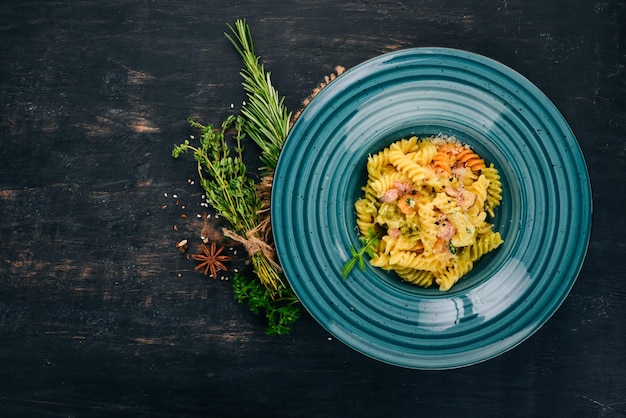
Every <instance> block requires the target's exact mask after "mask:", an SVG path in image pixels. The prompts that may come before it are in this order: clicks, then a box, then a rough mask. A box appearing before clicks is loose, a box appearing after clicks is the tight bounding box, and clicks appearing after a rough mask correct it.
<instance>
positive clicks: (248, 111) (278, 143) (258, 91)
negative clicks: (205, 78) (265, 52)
mask: <svg viewBox="0 0 626 418" xmlns="http://www.w3.org/2000/svg"><path fill="white" fill-rule="evenodd" d="M228 27H229V29H230V31H231V32H232V35H231V34H228V33H225V35H226V37H227V38H228V39H229V40H230V42H231V43H232V44H233V46H234V47H235V49H236V50H237V52H239V54H240V55H241V57H242V59H243V64H244V67H243V69H242V70H241V72H240V74H241V76H242V77H243V82H242V85H243V88H244V90H245V91H246V93H247V97H248V100H247V102H246V104H245V105H244V106H243V108H242V109H241V113H242V115H243V116H244V117H245V126H244V129H245V132H246V133H247V134H248V136H249V137H250V138H251V139H252V140H253V141H254V142H255V143H256V144H257V145H258V146H259V147H260V148H261V156H260V157H259V158H260V160H261V162H262V163H263V164H265V166H264V167H262V170H263V171H264V172H265V174H270V173H271V172H272V171H273V170H274V169H275V168H276V164H277V163H278V156H279V154H280V151H281V149H282V147H283V144H284V143H285V140H286V139H287V135H289V129H290V123H289V122H290V120H291V112H289V111H288V109H287V107H286V106H285V103H284V97H280V95H279V94H278V90H277V89H276V88H275V87H274V86H273V84H272V80H271V73H270V72H268V71H265V67H264V66H263V64H261V62H260V57H259V56H257V55H256V54H255V52H254V44H253V42H252V34H251V33H250V27H249V26H248V24H247V23H246V21H245V19H239V20H237V21H236V22H235V25H234V26H231V25H228Z"/></svg>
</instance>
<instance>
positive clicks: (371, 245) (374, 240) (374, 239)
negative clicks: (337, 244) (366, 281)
mask: <svg viewBox="0 0 626 418" xmlns="http://www.w3.org/2000/svg"><path fill="white" fill-rule="evenodd" d="M379 239H380V233H379V232H376V231H374V229H373V228H370V229H369V230H368V234H367V236H366V237H364V238H361V248H360V249H359V250H358V251H357V250H356V249H355V248H354V246H352V245H351V246H350V253H352V258H351V259H349V260H348V261H346V263H345V264H344V265H343V267H342V268H341V277H342V278H343V279H345V278H346V277H348V274H350V272H351V271H352V269H353V268H354V267H355V266H356V265H357V264H358V266H359V269H360V270H361V271H363V270H365V254H367V255H368V256H370V257H374V250H375V249H376V248H377V247H378V240H379Z"/></svg>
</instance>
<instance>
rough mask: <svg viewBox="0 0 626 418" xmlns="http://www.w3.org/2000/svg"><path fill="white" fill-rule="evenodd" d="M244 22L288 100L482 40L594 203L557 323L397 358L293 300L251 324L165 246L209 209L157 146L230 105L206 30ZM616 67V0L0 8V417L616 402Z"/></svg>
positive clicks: (231, 89) (619, 148) (622, 243)
mask: <svg viewBox="0 0 626 418" xmlns="http://www.w3.org/2000/svg"><path fill="white" fill-rule="evenodd" d="M240 17H245V18H247V20H248V22H249V24H250V26H251V28H252V32H253V36H254V39H255V41H256V48H257V52H258V53H259V54H260V55H262V57H263V61H264V63H265V65H266V66H267V68H268V69H269V70H271V71H272V74H273V78H274V81H275V83H276V84H277V86H278V87H279V89H280V91H281V93H282V94H283V95H285V96H286V98H287V99H286V100H287V104H288V105H289V107H290V108H292V109H297V108H298V107H299V106H300V101H301V99H302V98H304V97H306V96H307V95H308V94H309V93H310V91H311V89H312V88H314V87H315V86H316V85H317V84H318V83H319V82H320V81H321V80H322V78H323V76H324V75H326V74H328V73H330V72H331V71H332V69H333V68H334V67H335V66H336V65H343V66H345V67H347V68H350V67H352V66H354V65H356V64H358V63H360V62H362V61H364V60H366V59H368V58H372V57H374V56H376V55H379V54H381V53H384V52H388V51H392V50H396V49H400V48H407V47H418V46H446V47H453V48H461V49H466V50H469V51H472V52H477V53H480V54H484V55H487V56H489V57H492V58H494V59H496V60H499V61H501V62H503V63H504V64H506V65H509V66H510V67H512V68H514V69H515V70H517V71H519V72H521V73H522V74H524V75H525V76H526V77H528V78H529V79H530V80H531V81H533V82H534V83H535V84H536V85H537V86H538V87H539V88H541V89H542V90H543V91H544V92H545V93H546V94H547V95H548V97H550V99H551V100H552V101H553V102H554V103H555V104H556V106H557V107H558V108H559V109H560V110H561V111H562V113H563V114H564V116H565V117H566V119H567V120H568V121H569V122H570V124H571V126H572V128H573V130H574V132H575V133H576V135H577V137H578V139H579V142H580V144H581V147H582V149H583V152H584V154H585V158H586V160H587V163H588V167H589V171H590V175H591V179H592V183H593V196H594V228H593V234H592V240H591V245H590V248H589V253H588V257H587V260H586V262H585V265H584V267H583V270H582V272H581V275H580V277H579V280H578V281H577V283H576V285H575V287H574V288H573V290H572V292H571V294H570V296H569V297H568V299H567V300H566V301H565V303H564V304H563V306H562V307H561V308H560V309H559V311H558V312H557V313H556V315H555V316H554V317H553V318H552V319H551V320H550V321H549V322H548V323H547V324H546V325H545V326H544V327H543V328H542V329H541V330H540V331H539V332H537V333H536V334H535V335H534V336H533V337H532V338H530V339H529V340H528V341H526V342H524V343H523V344H522V345H521V346H519V347H517V348H515V349H514V350H512V351H510V352H509V353H507V354H505V355H502V356H500V357H498V358H496V359H493V360H490V361H488V362H485V363H483V364H480V365H476V366H473V367H469V368H463V369H459V370H453V371H445V372H420V371H411V370H404V369H400V368H396V367H393V366H388V365H385V364H381V363H379V362H376V361H373V360H370V359H368V358H366V357H364V356H362V355H360V354H358V353H356V352H354V351H353V350H351V349H350V348H347V347H345V346H344V345H343V344H342V343H340V342H338V341H336V340H334V339H333V338H332V337H331V336H330V335H328V334H327V333H326V332H325V331H324V330H323V329H322V328H321V327H320V326H319V325H318V324H317V323H316V322H315V321H314V320H312V319H311V318H310V317H309V316H307V315H304V316H303V318H302V319H301V320H300V321H299V322H298V323H297V325H296V326H295V327H294V328H293V331H292V333H291V335H289V336H285V337H267V336H265V335H264V333H263V327H262V323H261V322H260V320H259V319H258V318H256V317H255V316H253V315H252V314H251V313H250V312H248V310H247V307H246V306H245V305H239V304H238V303H237V302H236V301H235V300H234V299H233V297H232V294H231V290H230V283H229V282H228V281H220V280H210V279H206V278H204V277H203V276H202V275H201V274H199V273H198V272H194V271H193V266H194V265H193V263H191V262H189V261H188V260H186V259H185V258H184V257H183V256H181V255H180V254H178V252H177V250H176V248H175V246H174V245H175V242H176V241H177V240H180V239H182V238H185V237H188V236H191V235H192V234H193V235H197V234H198V233H199V229H200V228H201V226H202V220H200V219H198V218H197V217H196V215H198V214H201V213H202V212H203V211H204V210H205V208H203V207H201V206H200V202H201V197H200V195H201V191H200V189H199V187H198V186H197V183H196V184H190V183H189V181H188V180H190V179H194V178H195V177H194V175H195V171H194V167H193V164H192V163H191V162H190V161H189V160H187V161H177V160H173V159H172V158H171V155H170V151H171V146H172V144H173V143H175V142H177V141H181V140H182V139H184V138H186V137H187V136H189V135H190V134H191V133H192V132H191V130H190V129H189V127H188V125H187V123H186V119H187V117H189V116H194V117H197V118H199V119H200V120H204V121H211V122H219V121H221V120H222V118H223V117H225V116H226V115H227V114H228V113H229V112H231V109H230V107H231V103H232V104H234V106H235V108H237V107H238V106H239V105H240V104H241V102H242V100H243V99H244V94H243V91H242V89H241V85H240V78H239V76H238V71H239V69H240V65H241V64H240V61H239V57H238V56H237V55H236V53H235V52H234V51H233V49H232V47H231V46H230V44H229V43H228V41H227V40H226V39H225V38H224V36H223V33H224V31H225V30H226V24H227V23H233V22H234V20H235V19H237V18H240ZM625 65H626V3H624V2H623V1H615V0H609V1H600V2H597V1H583V0H572V1H556V0H547V1H543V2H522V1H516V0H502V1H487V0H481V1H451V0H449V1H393V2H392V1H379V2H373V1H346V2H330V1H324V0H321V1H298V0H293V1H287V2H284V1H264V2H253V1H226V0H216V1H212V2H202V1H172V0H165V1H161V0H147V1H142V2H134V1H124V0H122V1H115V2H102V1H81V2H78V1H75V2H72V1H63V0H59V1H54V2H50V1H40V0H32V1H19V2H18V1H8V2H4V3H3V4H2V5H0V212H1V215H2V219H1V220H0V415H1V416H3V417H13V416H15V417H25V416H37V417H48V416H49V417H56V416H65V417H67V416H76V417H81V416H126V415H127V416H150V417H159V416H163V417H165V416H205V417H208V416H211V417H214V416H215V417H229V416H232V417H244V416H254V417H281V416H298V417H302V416H320V417H324V416H341V417H346V416H358V417H367V416H372V417H374V416H385V415H386V416H418V415H419V416H421V415H426V416H457V415H459V414H461V415H464V416H480V417H485V416H494V417H501V416H550V415H552V416H611V417H612V416H624V415H626V395H625V393H626V368H625V367H624V361H625V360H626V355H625V353H626V333H625V331H624V330H625V327H624V319H625V318H626V284H625V283H626V282H625V281H624V277H625V273H624V271H625V270H626V258H625V257H624V255H625V254H626V239H625V238H624V236H625V232H626V228H625V223H626V221H625V219H626V217H625V216H624V215H623V208H624V207H625V204H626V198H625V195H626V190H625V187H624V184H625V183H624V182H623V181H621V179H622V177H623V173H624V172H625V171H626V74H625V72H626V70H625V67H624V66H625ZM248 157H250V158H251V160H254V157H255V156H254V155H253V152H252V151H249V154H248ZM165 194H167V196H166V195H165ZM173 195H177V198H174V197H173ZM177 200H178V201H179V204H178V205H176V204H175V202H176V201H177ZM163 205H167V208H166V209H163V208H162V207H163ZM183 205H185V209H183V208H182V206H183ZM182 213H186V214H187V215H188V217H187V219H182V218H181V217H180V215H181V214H182ZM174 225H177V227H178V231H174ZM240 264H241V266H240V267H241V268H245V266H244V265H243V263H240Z"/></svg>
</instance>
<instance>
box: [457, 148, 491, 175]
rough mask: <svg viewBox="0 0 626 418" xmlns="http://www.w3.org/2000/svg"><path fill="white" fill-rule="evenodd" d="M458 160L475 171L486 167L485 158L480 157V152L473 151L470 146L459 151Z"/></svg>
mask: <svg viewBox="0 0 626 418" xmlns="http://www.w3.org/2000/svg"><path fill="white" fill-rule="evenodd" d="M456 159H457V161H461V162H462V163H464V164H465V165H466V166H467V167H469V168H470V169H471V170H472V171H473V172H474V173H476V172H478V171H480V170H482V169H483V168H485V167H486V165H485V160H483V159H482V158H480V156H479V155H478V154H476V153H475V152H474V151H472V150H471V149H470V148H466V149H464V150H463V151H461V152H459V153H458V154H457V156H456Z"/></svg>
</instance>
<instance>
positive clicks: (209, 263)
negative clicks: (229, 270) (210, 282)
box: [191, 242, 232, 279]
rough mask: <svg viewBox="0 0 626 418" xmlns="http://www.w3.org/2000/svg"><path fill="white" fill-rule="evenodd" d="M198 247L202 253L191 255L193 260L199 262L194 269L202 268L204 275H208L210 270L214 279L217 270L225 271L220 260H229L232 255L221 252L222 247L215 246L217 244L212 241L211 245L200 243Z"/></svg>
mask: <svg viewBox="0 0 626 418" xmlns="http://www.w3.org/2000/svg"><path fill="white" fill-rule="evenodd" d="M200 249H201V250H202V254H194V255H192V256H191V258H193V259H194V260H196V261H200V264H198V265H197V266H196V268H195V269H194V270H201V269H203V268H204V275H205V276H208V275H209V272H211V277H213V278H214V279H215V278H217V271H218V270H224V271H226V266H225V265H224V264H223V263H222V262H223V261H224V262H226V261H230V260H231V258H232V257H230V256H229V255H224V254H222V251H224V247H219V248H217V245H216V244H215V243H214V242H213V243H211V247H207V246H206V245H204V244H200Z"/></svg>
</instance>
